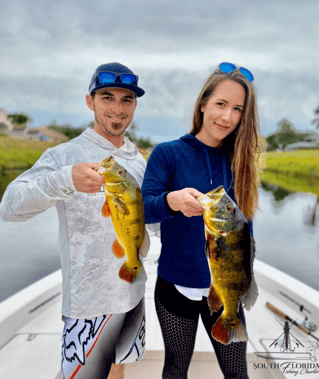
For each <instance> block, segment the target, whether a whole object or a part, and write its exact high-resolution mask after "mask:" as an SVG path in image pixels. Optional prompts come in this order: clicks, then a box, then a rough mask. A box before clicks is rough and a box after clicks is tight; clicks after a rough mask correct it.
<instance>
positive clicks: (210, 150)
mask: <svg viewBox="0 0 319 379" xmlns="http://www.w3.org/2000/svg"><path fill="white" fill-rule="evenodd" d="M180 140H181V141H183V142H184V143H187V144H188V145H190V146H192V147H194V148H195V149H198V150H201V151H202V154H204V156H205V160H206V165H207V168H208V173H209V181H210V183H212V182H213V173H212V167H211V163H210V159H209V156H210V155H213V154H218V155H222V157H223V177H224V188H225V190H226V191H227V169H226V154H225V151H224V149H223V148H222V147H212V146H208V145H205V144H204V143H203V142H201V141H200V140H199V139H197V138H196V137H195V136H194V135H193V134H186V135H185V136H183V137H181V138H180Z"/></svg>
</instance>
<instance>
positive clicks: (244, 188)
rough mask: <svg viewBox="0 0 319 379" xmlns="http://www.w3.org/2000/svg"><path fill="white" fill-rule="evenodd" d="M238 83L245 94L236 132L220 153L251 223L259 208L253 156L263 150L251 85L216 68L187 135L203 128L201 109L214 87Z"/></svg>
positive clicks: (240, 204) (232, 74) (199, 100)
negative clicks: (225, 155) (225, 156)
mask: <svg viewBox="0 0 319 379" xmlns="http://www.w3.org/2000/svg"><path fill="white" fill-rule="evenodd" d="M226 79H228V80H233V81H235V82H237V83H240V84H241V85H242V86H243V87H244V88H245V92H246V99H245V104H244V109H243V112H242V115H241V120H240V123H239V124H238V126H237V127H236V129H235V130H234V131H233V132H232V133H230V134H229V135H228V136H227V137H226V138H225V139H224V140H223V145H222V147H223V149H224V150H226V151H227V152H228V153H229V155H230V160H231V169H232V172H233V178H234V192H235V199H236V202H237V204H238V206H239V208H240V210H241V211H242V212H243V214H244V215H245V217H246V218H247V220H251V219H252V217H253V216H254V213H255V211H256V209H257V208H258V179H257V169H256V153H258V152H261V151H262V149H263V148H264V146H258V144H259V145H262V144H263V143H261V142H262V141H263V137H262V136H261V135H260V129H259V120H258V111H257V104H256V92H255V89H254V85H253V84H252V82H249V81H248V80H247V79H246V78H245V76H244V75H243V74H242V73H241V72H240V71H239V70H238V69H236V70H235V71H232V72H230V73H224V72H222V71H221V70H220V69H219V68H218V69H217V70H216V71H215V72H213V74H212V75H211V76H210V77H209V78H208V79H207V80H206V83H205V84H204V87H203V88H202V91H201V92H200V94H199V96H198V98H197V100H196V103H195V108H194V115H193V125H192V129H191V131H190V134H193V135H196V134H197V133H198V132H199V131H200V130H201V127H202V125H203V112H202V111H201V108H202V106H205V105H206V104H207V102H208V99H209V97H210V96H211V95H212V94H213V92H214V90H215V88H216V86H217V85H218V84H219V83H220V82H222V81H223V80H226Z"/></svg>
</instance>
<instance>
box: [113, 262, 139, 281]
mask: <svg viewBox="0 0 319 379" xmlns="http://www.w3.org/2000/svg"><path fill="white" fill-rule="evenodd" d="M141 267H142V264H141V263H140V262H139V261H138V262H137V263H136V264H134V265H133V266H132V265H129V264H128V263H127V261H126V262H124V263H123V265H122V267H121V268H120V271H119V277H120V278H121V279H122V280H125V281H126V282H128V283H132V282H133V279H134V278H135V276H136V275H137V274H138V273H139V271H140V269H141Z"/></svg>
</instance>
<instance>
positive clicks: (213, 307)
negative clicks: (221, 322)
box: [207, 285, 223, 313]
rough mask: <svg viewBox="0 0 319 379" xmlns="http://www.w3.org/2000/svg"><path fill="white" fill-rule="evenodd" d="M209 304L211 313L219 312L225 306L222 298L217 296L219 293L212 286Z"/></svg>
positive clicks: (208, 298) (208, 299)
mask: <svg viewBox="0 0 319 379" xmlns="http://www.w3.org/2000/svg"><path fill="white" fill-rule="evenodd" d="M207 303H208V307H209V309H210V311H211V313H214V312H218V311H219V310H220V308H221V307H222V305H223V303H222V301H221V300H220V297H219V296H218V295H217V292H216V291H215V288H214V287H213V286H212V285H210V288H209V293H208V297H207Z"/></svg>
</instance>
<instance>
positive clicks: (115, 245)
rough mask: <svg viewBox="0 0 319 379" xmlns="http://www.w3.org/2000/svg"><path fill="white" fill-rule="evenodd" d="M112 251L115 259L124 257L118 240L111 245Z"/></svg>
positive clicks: (123, 251)
mask: <svg viewBox="0 0 319 379" xmlns="http://www.w3.org/2000/svg"><path fill="white" fill-rule="evenodd" d="M112 251H113V253H114V255H115V256H116V258H123V257H124V255H125V250H124V249H123V247H122V245H121V244H120V243H119V241H118V240H114V242H113V245H112Z"/></svg>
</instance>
